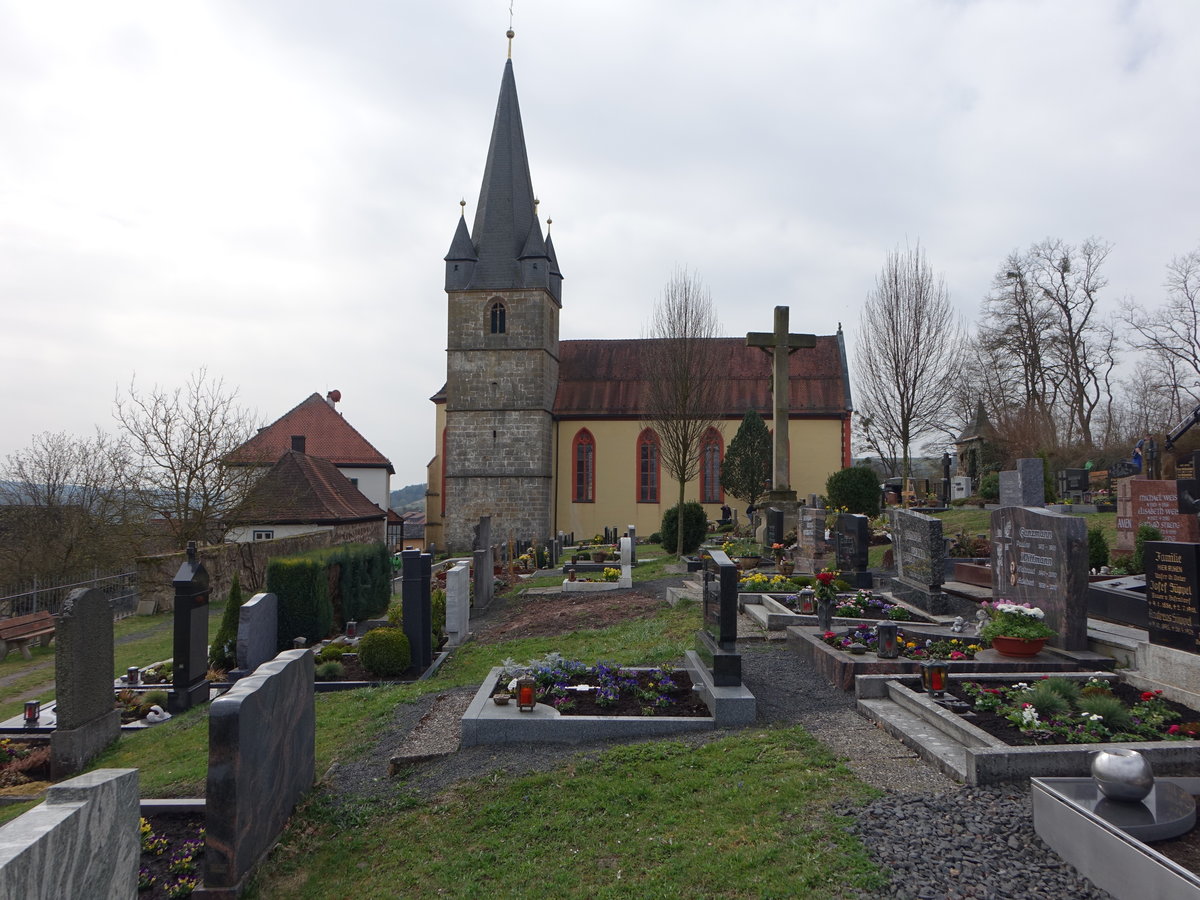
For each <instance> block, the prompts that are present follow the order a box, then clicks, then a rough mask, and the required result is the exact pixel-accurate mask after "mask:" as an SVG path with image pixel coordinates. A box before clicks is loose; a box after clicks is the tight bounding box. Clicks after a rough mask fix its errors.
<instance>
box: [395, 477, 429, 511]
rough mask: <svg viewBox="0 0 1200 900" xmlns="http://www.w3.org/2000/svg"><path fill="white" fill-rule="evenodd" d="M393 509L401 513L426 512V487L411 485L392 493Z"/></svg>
mask: <svg viewBox="0 0 1200 900" xmlns="http://www.w3.org/2000/svg"><path fill="white" fill-rule="evenodd" d="M392 509H394V510H396V512H399V513H405V512H424V511H425V485H423V484H410V485H409V486H408V487H402V488H400V490H398V491H392Z"/></svg>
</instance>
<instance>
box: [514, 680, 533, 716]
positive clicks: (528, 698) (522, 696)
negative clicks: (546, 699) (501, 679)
mask: <svg viewBox="0 0 1200 900" xmlns="http://www.w3.org/2000/svg"><path fill="white" fill-rule="evenodd" d="M536 687H537V682H536V681H534V679H533V676H532V675H522V676H521V677H520V678H518V679H517V709H519V710H522V711H523V712H528V711H530V710H532V709H533V708H534V707H535V706H536V705H537V700H535V699H534V691H535V689H536Z"/></svg>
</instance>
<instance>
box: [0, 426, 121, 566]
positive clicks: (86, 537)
mask: <svg viewBox="0 0 1200 900" xmlns="http://www.w3.org/2000/svg"><path fill="white" fill-rule="evenodd" d="M128 466H129V460H128V457H127V455H126V454H125V452H124V449H123V448H122V447H121V446H120V445H119V444H118V443H117V442H116V441H114V440H113V439H112V438H111V437H110V436H108V435H105V434H103V433H101V432H99V431H97V432H96V434H95V436H94V437H92V438H79V437H76V436H74V435H70V434H67V433H66V432H59V433H57V434H53V433H50V432H45V433H43V434H39V435H34V437H33V438H32V440H31V442H30V444H29V446H28V447H26V448H24V449H22V450H20V451H18V452H17V453H14V454H12V455H10V456H8V457H6V460H5V466H4V470H3V476H2V477H3V481H0V505H2V506H3V511H4V519H3V526H2V527H0V533H2V538H0V571H2V572H3V577H4V580H5V581H10V580H16V579H28V578H34V577H36V578H45V579H70V578H72V577H74V576H76V575H81V574H84V573H86V572H87V571H88V570H91V569H93V568H97V567H99V568H110V567H112V566H116V565H121V564H123V563H126V562H128V561H129V560H130V559H131V558H132V557H133V556H135V555H136V550H137V548H136V546H135V535H134V534H133V532H132V530H131V524H132V523H131V516H130V513H131V504H130V502H129V497H128V495H127V493H126V491H125V488H124V485H125V481H126V478H125V475H126V473H127V470H128Z"/></svg>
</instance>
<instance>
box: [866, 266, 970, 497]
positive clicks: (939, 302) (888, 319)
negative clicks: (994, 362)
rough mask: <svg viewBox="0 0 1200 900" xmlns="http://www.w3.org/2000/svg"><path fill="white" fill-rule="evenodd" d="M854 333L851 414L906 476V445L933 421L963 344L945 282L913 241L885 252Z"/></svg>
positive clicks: (908, 463) (908, 469)
mask: <svg viewBox="0 0 1200 900" xmlns="http://www.w3.org/2000/svg"><path fill="white" fill-rule="evenodd" d="M859 334H861V335H863V336H864V337H863V339H862V340H860V341H859V343H858V346H857V347H856V350H855V354H854V360H855V369H856V372H855V374H856V376H857V382H858V385H857V391H858V395H859V398H860V400H859V412H860V413H861V415H862V416H863V418H864V419H865V420H868V421H870V423H871V428H872V430H873V431H874V432H875V434H876V435H878V437H877V438H876V440H877V441H880V442H884V441H886V442H888V444H887V445H890V446H894V447H896V448H898V450H899V452H900V456H901V466H900V473H901V475H902V476H903V477H905V478H908V477H911V475H912V465H911V448H912V445H913V444H914V443H915V442H916V441H917V439H918V438H920V437H921V436H922V435H924V434H927V433H928V432H930V431H932V430H934V429H935V428H936V427H937V426H938V423H939V421H940V418H941V413H942V409H943V406H944V404H945V402H946V398H947V397H949V396H950V395H951V393H952V391H953V389H954V385H955V383H956V381H957V380H958V378H959V372H960V369H961V366H962V347H963V343H964V342H963V337H962V331H961V328H960V327H959V325H958V322H957V320H956V318H955V316H954V312H953V310H952V308H951V306H950V295H949V293H948V292H947V290H946V285H945V282H944V281H943V279H942V278H941V276H936V277H935V276H934V274H933V271H932V270H931V269H930V268H929V263H928V262H927V261H926V259H925V254H924V252H923V251H922V250H921V247H920V245H918V246H917V247H915V248H913V249H910V250H905V251H901V250H899V249H896V250H894V251H892V252H891V253H889V254H888V256H887V259H886V261H885V262H884V265H883V270H882V271H881V272H880V274H879V276H878V277H877V278H876V280H875V287H874V289H873V290H872V291H871V292H870V293H869V294H868V295H867V301H866V304H865V305H864V306H863V310H862V313H861V315H860V325H859ZM868 336H869V337H868Z"/></svg>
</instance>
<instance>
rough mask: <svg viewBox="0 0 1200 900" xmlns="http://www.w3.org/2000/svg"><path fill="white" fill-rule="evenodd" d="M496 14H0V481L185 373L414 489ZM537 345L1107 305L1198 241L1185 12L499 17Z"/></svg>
mask: <svg viewBox="0 0 1200 900" xmlns="http://www.w3.org/2000/svg"><path fill="white" fill-rule="evenodd" d="M507 27H508V3H507V2H506V0H461V2H459V0H455V2H439V3H415V2H410V3H400V2H392V3H385V2H382V0H374V2H365V0H364V2H349V0H347V2H341V3H332V2H325V0H309V2H300V0H256V2H253V3H246V2H233V0H230V2H207V3H200V2H196V3H189V4H180V3H163V2H120V3H95V2H73V3H56V2H45V3H41V2H37V3H31V2H23V0H0V296H2V298H3V320H2V321H3V328H2V329H0V351H2V352H0V357H2V358H0V366H3V374H2V377H0V380H2V383H3V385H4V389H3V407H4V412H5V421H4V427H3V429H2V430H0V457H2V456H3V455H5V454H9V453H13V452H15V451H17V450H18V449H20V448H22V447H24V446H26V445H27V444H28V443H29V440H30V437H31V436H32V435H33V434H35V433H38V432H42V431H47V430H49V431H60V430H66V431H69V432H73V433H77V434H81V435H82V434H86V433H88V432H90V431H91V429H92V428H93V426H94V425H99V426H101V427H102V428H104V429H106V430H112V429H113V422H112V418H111V410H112V400H113V396H114V394H115V393H116V392H117V391H118V390H121V389H123V388H124V387H125V386H127V385H128V383H129V380H130V377H131V376H132V375H133V374H134V373H136V375H137V379H138V382H139V383H140V384H144V385H146V386H151V385H154V384H156V383H157V384H159V385H162V386H165V387H175V386H178V385H181V384H182V383H183V382H184V381H186V379H187V378H188V375H189V374H190V373H191V372H193V371H195V370H196V369H198V368H199V367H201V366H207V367H208V370H209V373H210V374H212V375H215V376H220V377H223V378H224V379H225V380H226V382H227V383H228V384H229V385H232V386H236V387H237V389H238V390H239V391H240V399H241V401H242V402H243V404H244V405H246V406H247V407H249V408H251V409H254V410H256V411H257V412H258V414H259V415H260V416H261V417H262V418H263V419H264V420H266V421H270V420H273V419H275V418H278V417H279V416H280V415H282V414H283V413H284V412H286V411H287V410H288V409H290V408H291V407H292V406H294V405H295V404H297V403H299V402H300V401H301V400H303V399H304V398H305V397H307V396H308V395H309V394H311V393H312V392H314V391H318V392H321V393H322V394H324V393H325V392H326V391H328V390H330V389H333V388H337V389H339V390H341V392H342V397H343V401H342V403H341V404H340V406H339V409H340V410H341V411H342V413H343V414H344V415H345V416H346V418H347V420H349V421H350V422H351V423H352V424H353V425H354V426H355V427H356V428H357V429H358V430H359V431H361V432H362V433H363V435H365V436H366V437H367V439H368V440H370V441H371V442H372V443H374V444H375V446H377V447H378V448H379V449H380V450H381V451H382V452H383V453H384V454H385V455H386V456H388V457H389V458H390V459H391V460H392V462H393V464H394V465H395V467H396V473H397V474H396V477H395V479H393V487H400V486H402V485H405V484H410V483H413V482H417V481H423V480H424V478H425V465H426V463H427V462H428V461H429V459H430V457H431V456H432V455H433V452H434V434H433V404H431V403H430V402H429V401H428V398H429V396H430V395H432V394H433V393H434V392H435V391H436V390H437V389H438V388H439V387H440V386H441V384H442V382H443V381H444V378H445V353H444V348H445V337H446V312H445V310H446V302H445V293H444V292H443V263H442V257H443V256H444V255H445V253H446V250H447V248H448V247H449V245H450V240H451V238H452V236H453V233H454V227H455V224H456V221H457V217H458V213H459V206H458V202H459V199H460V198H463V197H465V198H466V200H467V217H468V222H470V221H471V220H472V217H473V216H474V211H475V203H476V199H477V197H478V192H479V183H480V179H481V177H482V174H483V163H484V157H485V154H486V149H487V140H488V136H489V133H490V129H491V123H492V116H493V114H494V111H495V104H496V98H497V94H498V91H499V86H500V77H501V73H502V70H503V65H504V59H505V54H506V41H505V38H504V31H505V30H506V28H507ZM514 29H515V31H516V33H517V37H516V40H515V42H514V49H513V65H514V68H515V73H516V79H517V89H518V94H519V97H520V101H521V111H522V115H523V118H524V125H525V137H526V142H527V146H528V150H529V159H530V164H531V170H532V175H533V182H534V188H535V191H536V192H537V194H538V196H539V198H540V199H541V201H542V202H541V207H540V209H541V213H542V216H543V219H545V218H547V217H548V218H551V219H553V220H554V224H553V227H552V233H553V235H554V243H555V248H556V249H557V252H558V258H559V262H560V265H561V268H562V271H563V273H564V275H565V276H566V280H565V282H564V285H563V316H562V335H561V336H562V337H563V338H564V339H570V338H585V337H599V338H620V337H637V336H639V335H640V334H641V333H642V331H643V327H644V323H645V320H646V317H647V312H648V309H649V307H650V305H651V304H652V302H653V300H654V299H655V296H656V295H657V294H658V292H659V291H660V289H661V287H662V285H663V284H664V282H665V281H666V280H667V278H668V277H669V276H670V273H671V270H672V268H673V267H674V266H675V265H677V264H678V265H684V266H688V267H690V268H693V269H694V270H696V272H697V274H698V275H699V276H700V277H701V278H702V279H703V280H704V281H705V282H706V283H707V285H708V286H709V288H710V289H711V291H712V294H713V297H714V300H715V301H716V304H717V308H718V312H719V316H720V319H721V323H722V326H723V330H724V332H725V333H726V334H730V335H739V334H744V333H745V332H746V331H751V330H763V331H766V330H770V327H771V309H772V307H773V306H775V305H776V304H788V305H790V306H791V309H792V326H793V330H798V331H810V332H816V333H820V334H830V333H833V332H834V331H835V330H836V328H837V326H838V323H839V322H842V323H844V325H845V328H846V331H847V336H848V338H849V340H850V341H851V342H852V343H853V342H854V341H855V340H857V331H858V327H857V326H858V315H859V309H860V307H861V305H862V301H863V298H864V297H865V295H866V294H867V292H868V291H869V290H870V289H871V287H872V284H873V282H874V279H875V276H876V274H877V272H878V271H879V269H880V266H881V265H882V263H883V260H884V257H885V255H886V253H887V252H888V250H889V249H892V248H894V247H896V246H897V245H901V246H903V245H905V244H906V243H907V244H913V243H916V242H917V241H919V242H920V243H921V245H922V246H923V247H924V248H925V251H926V253H927V256H928V260H929V262H930V263H931V265H932V266H933V267H934V268H935V269H936V270H938V271H941V272H943V273H944V274H945V277H946V281H947V284H948V286H949V288H950V291H951V294H952V297H953V299H954V302H955V304H956V306H957V308H958V309H959V310H960V311H961V313H962V315H963V317H964V319H965V320H967V321H972V320H974V318H975V316H976V313H977V311H978V308H979V302H980V300H981V299H982V297H983V296H984V294H985V293H986V292H987V290H988V287H989V285H990V282H991V279H992V277H993V276H994V275H995V273H996V271H997V269H999V268H1000V267H1001V266H1002V264H1003V259H1004V257H1005V255H1006V254H1007V253H1008V252H1010V251H1012V250H1014V249H1018V248H1024V247H1027V246H1028V245H1029V244H1031V243H1033V242H1034V241H1037V240H1040V239H1042V238H1045V237H1047V236H1053V237H1060V238H1063V239H1064V240H1067V241H1070V242H1072V243H1078V242H1081V241H1083V240H1084V239H1085V238H1087V237H1089V236H1096V237H1099V238H1103V239H1105V240H1107V241H1110V242H1112V243H1113V244H1114V245H1115V246H1114V249H1113V251H1112V254H1111V256H1110V257H1109V261H1108V263H1107V265H1106V273H1107V276H1108V278H1109V287H1108V288H1107V290H1106V296H1107V298H1108V301H1107V302H1108V303H1109V308H1111V309H1115V308H1116V307H1117V305H1118V304H1119V303H1120V302H1122V301H1125V300H1127V299H1131V300H1133V301H1134V302H1138V303H1141V304H1144V305H1147V306H1157V305H1158V304H1159V303H1161V301H1162V298H1163V289H1162V283H1163V280H1164V267H1165V265H1166V263H1167V262H1168V261H1169V260H1170V259H1171V258H1172V257H1173V256H1176V255H1179V254H1183V253H1185V252H1187V251H1189V250H1191V249H1193V248H1196V247H1197V246H1198V245H1200V225H1197V220H1196V214H1197V210H1200V179H1198V178H1197V174H1196V169H1197V161H1198V160H1200V117H1198V115H1197V112H1198V110H1200V102H1198V101H1200V64H1198V62H1197V59H1198V54H1197V52H1196V49H1195V41H1196V35H1197V34H1200V3H1195V2H1186V0H1177V2H1142V3H1138V2H1116V0H1077V2H1055V3H1044V2H987V0H981V2H936V0H910V2H887V3H843V2H833V0H828V2H820V3H810V2H797V0H787V2H757V3H745V4H741V3H739V4H734V3H730V2H725V3H718V2H704V0H654V2H647V0H628V2H625V0H604V2H598V0H597V2H591V0H570V2H567V0H557V2H551V0H516V3H515V20H514Z"/></svg>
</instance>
